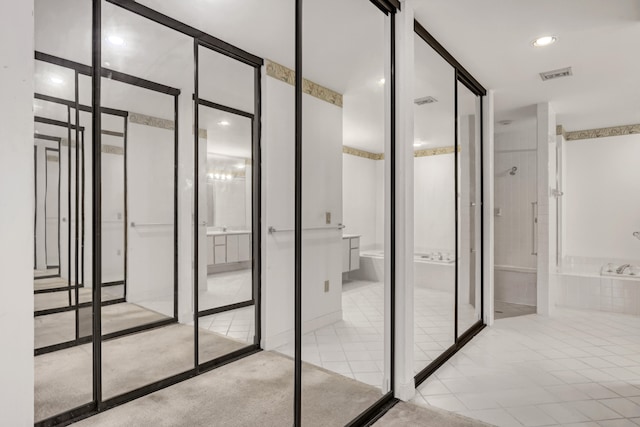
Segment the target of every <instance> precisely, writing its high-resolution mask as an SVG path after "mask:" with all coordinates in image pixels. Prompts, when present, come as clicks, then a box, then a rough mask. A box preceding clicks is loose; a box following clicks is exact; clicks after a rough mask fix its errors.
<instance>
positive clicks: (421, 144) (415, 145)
mask: <svg viewBox="0 0 640 427" xmlns="http://www.w3.org/2000/svg"><path fill="white" fill-rule="evenodd" d="M423 145H424V142H422V141H416V142H414V143H413V146H414V147H422V146H423Z"/></svg>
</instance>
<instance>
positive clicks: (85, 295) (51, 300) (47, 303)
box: [33, 285, 124, 311]
mask: <svg viewBox="0 0 640 427" xmlns="http://www.w3.org/2000/svg"><path fill="white" fill-rule="evenodd" d="M62 286H64V285H62ZM69 294H71V304H75V301H76V292H75V289H71V290H64V291H58V292H48V293H44V294H34V295H33V308H34V310H36V311H37V310H49V309H52V308H61V307H68V306H69ZM78 296H79V297H80V298H79V299H80V302H81V303H83V302H90V301H91V300H92V298H93V295H92V289H91V288H80V289H78ZM123 297H124V286H122V285H119V286H109V287H105V288H102V301H111V300H114V299H118V298H123Z"/></svg>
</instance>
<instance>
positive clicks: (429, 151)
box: [413, 145, 460, 157]
mask: <svg viewBox="0 0 640 427" xmlns="http://www.w3.org/2000/svg"><path fill="white" fill-rule="evenodd" d="M455 151H456V150H455V148H454V147H453V145H451V146H449V147H434V148H425V149H424V150H416V151H415V152H414V153H413V157H428V156H439V155H441V154H453V153H454V152H455ZM459 152H460V147H458V153H459Z"/></svg>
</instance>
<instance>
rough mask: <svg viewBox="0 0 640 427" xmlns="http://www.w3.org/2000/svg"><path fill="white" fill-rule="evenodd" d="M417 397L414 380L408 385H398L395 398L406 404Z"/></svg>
mask: <svg viewBox="0 0 640 427" xmlns="http://www.w3.org/2000/svg"><path fill="white" fill-rule="evenodd" d="M415 395H416V383H415V380H414V379H413V378H411V380H410V381H409V382H408V383H404V384H396V389H395V397H396V398H397V399H400V400H403V401H405V402H407V401H409V400H411V399H413V398H414V397H415Z"/></svg>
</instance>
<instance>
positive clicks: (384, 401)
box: [36, 0, 400, 426]
mask: <svg viewBox="0 0 640 427" xmlns="http://www.w3.org/2000/svg"><path fill="white" fill-rule="evenodd" d="M103 1H106V2H108V3H110V4H113V5H116V6H119V7H121V8H123V9H125V10H127V11H128V12H131V13H133V14H136V15H138V16H141V17H144V18H146V19H149V20H151V21H154V22H156V23H158V24H161V25H163V26H165V27H168V28H171V29H173V30H175V31H178V32H180V33H182V34H185V35H188V36H190V37H192V38H193V40H194V61H195V65H196V66H195V69H194V73H195V75H194V79H195V83H196V88H195V92H196V93H195V104H196V105H199V101H198V89H197V81H198V74H197V73H198V67H197V60H198V58H197V55H198V54H197V50H198V46H204V47H207V48H210V49H212V50H214V51H216V52H219V53H222V54H224V55H226V56H229V57H231V58H234V59H237V60H239V61H241V62H244V63H246V64H248V65H251V66H254V67H255V69H256V70H255V82H256V86H255V91H256V101H255V103H256V114H257V113H258V112H259V111H260V106H261V99H260V96H261V90H260V83H261V67H262V66H263V60H262V59H261V58H259V57H257V56H255V55H252V54H250V53H248V52H246V51H244V50H241V49H239V48H237V47H235V46H232V45H230V44H228V43H226V42H224V41H222V40H220V39H217V38H215V37H213V36H210V35H208V34H206V33H203V32H202V31H200V30H197V29H195V28H193V27H191V26H189V25H186V24H184V23H182V22H179V21H177V20H175V19H173V18H170V17H168V16H166V15H163V14H161V13H159V12H157V11H155V10H153V9H150V8H148V7H146V6H143V5H141V4H140V3H137V2H135V1H133V0H92V29H93V31H92V61H91V66H86V65H83V64H79V63H73V62H72V61H68V60H64V59H61V58H55V57H53V56H51V55H47V54H44V53H39V52H37V53H36V59H41V60H45V58H46V59H50V60H51V62H52V63H56V64H59V63H65V64H68V65H69V64H70V65H72V66H71V67H70V68H73V69H76V70H77V71H78V72H79V73H80V74H84V75H89V76H91V77H92V102H91V107H90V108H89V111H90V112H91V113H92V144H93V146H94V147H99V146H100V144H101V131H100V129H101V117H100V116H101V114H99V112H101V111H103V110H102V108H103V107H101V81H100V80H101V77H109V78H112V79H114V80H120V81H123V82H127V83H129V82H130V81H131V79H133V80H136V79H137V80H140V83H141V84H140V86H141V87H145V88H147V89H152V90H158V91H162V87H163V86H162V85H160V84H158V83H154V82H149V81H146V80H142V79H138V78H137V77H134V76H130V75H126V74H124V73H120V72H116V71H112V70H107V69H104V68H103V67H102V61H101V59H102V58H101V49H102V19H101V10H102V2H103ZM363 1H364V0H363ZM370 1H371V3H373V4H374V5H375V6H376V7H378V8H379V9H380V10H381V11H382V12H383V13H385V14H386V15H390V18H391V21H390V22H391V52H390V55H391V70H390V72H391V83H390V85H391V112H392V114H391V119H390V120H391V123H390V130H391V136H390V138H391V147H392V149H391V153H390V158H391V159H392V160H391V165H392V166H391V170H392V173H391V175H392V176H391V177H390V180H391V194H390V198H391V200H392V203H391V207H390V212H389V215H390V221H391V224H392V226H391V231H390V236H389V239H390V241H391V253H390V260H391V273H392V274H391V283H390V287H391V298H390V304H391V306H390V310H391V354H390V357H391V362H392V363H391V373H390V375H391V384H390V389H391V391H389V392H388V393H387V394H385V395H384V396H382V397H381V399H379V400H378V401H377V402H376V403H374V405H372V406H371V407H370V408H368V409H367V410H365V411H364V412H363V413H362V414H360V416H358V417H357V418H356V419H354V420H353V421H351V422H350V423H349V424H348V425H349V426H360V425H367V424H369V423H371V422H372V421H373V420H375V419H376V417H378V416H380V414H381V413H382V411H384V410H385V409H388V408H389V407H390V406H392V405H393V404H394V403H395V402H396V401H397V400H396V399H395V398H394V397H393V394H394V388H395V384H394V383H395V375H394V365H395V363H394V348H395V333H394V329H395V328H394V326H395V316H396V310H395V267H394V264H395V227H394V225H395V207H394V204H393V201H394V200H395V164H394V163H395V120H396V119H395V110H396V109H395V84H396V83H395V16H396V12H397V11H398V10H399V8H400V3H399V2H398V1H397V0H370ZM301 12H302V0H296V35H295V37H296V70H297V72H296V85H295V88H296V131H295V137H296V186H297V187H300V188H297V189H296V230H295V231H296V286H295V290H296V301H297V305H296V310H295V311H296V313H295V332H296V334H295V335H296V357H295V362H294V363H295V367H296V373H295V380H296V386H295V397H294V422H296V424H295V425H297V426H299V425H300V422H299V420H300V418H299V417H300V415H301V379H302V377H301V373H302V372H301V332H302V331H301V306H300V303H301V299H300V298H301V276H300V274H299V273H300V271H301V256H300V255H301V252H300V251H301V209H300V208H301V192H300V190H301V186H300V182H301V181H300V179H301V172H302V171H301V166H302V164H301V154H302V153H301V148H302V146H301V142H302V139H301V138H302V132H301V129H302V120H301V119H302V110H301V108H302V77H301V76H302V67H301V65H302V45H301V37H302V14H301ZM165 89H166V87H165ZM170 89H171V88H170ZM164 93H168V94H171V95H174V96H175V106H176V110H175V114H176V116H175V119H176V120H175V128H176V147H177V127H178V120H177V119H178V117H177V114H178V110H177V105H178V95H179V93H173V92H172V91H169V92H164ZM76 108H79V106H78V105H76ZM195 118H196V120H195V129H198V121H197V114H196V115H195ZM260 133H261V123H260V120H255V121H254V134H257V135H260ZM194 135H195V138H194V139H195V147H196V150H195V158H194V161H195V165H194V167H195V172H194V177H195V178H197V177H198V150H197V146H198V132H194ZM253 149H254V153H253V154H254V156H253V161H254V162H258V163H257V165H256V166H259V165H260V152H259V144H254V147H253ZM176 150H177V148H176ZM176 156H177V151H176ZM91 163H92V180H91V187H90V189H91V191H92V193H93V200H92V224H93V232H94V238H93V240H92V251H91V252H92V266H93V268H92V277H93V280H92V282H93V283H94V284H96V285H95V286H94V289H93V300H92V303H91V304H92V308H93V312H94V316H93V334H92V336H91V337H90V342H92V345H93V399H92V401H91V402H88V403H86V404H84V405H81V406H79V407H77V408H74V409H72V410H69V411H66V412H64V413H61V414H59V415H57V416H54V417H51V418H48V419H46V420H43V421H40V422H38V423H36V425H37V426H45V425H55V424H59V423H68V422H71V421H75V420H79V419H82V418H86V417H88V416H91V415H94V414H97V413H99V412H102V411H104V410H107V409H109V408H112V407H114V406H117V405H120V404H123V403H126V402H128V401H131V400H133V399H136V398H138V397H141V396H144V395H147V394H149V393H152V392H154V391H157V390H160V389H162V388H165V387H168V386H170V385H173V384H176V383H178V382H180V381H183V380H186V379H188V378H191V377H193V376H195V375H198V374H200V373H203V372H206V371H208V370H211V369H215V368H217V367H219V366H222V365H225V364H227V363H230V362H233V361H235V360H238V359H240V358H243V357H246V356H248V355H250V354H254V353H255V352H258V351H260V347H259V333H260V330H261V327H260V315H259V308H260V299H261V297H260V288H259V286H256V280H255V279H254V299H255V301H256V307H257V309H258V311H257V313H256V341H255V342H254V344H253V345H250V346H247V347H245V348H242V349H240V350H238V351H235V352H233V353H230V354H227V355H225V356H222V357H219V358H216V359H214V360H211V361H209V362H205V363H203V364H200V363H199V360H198V347H197V337H198V330H197V322H198V311H197V307H198V306H197V280H198V279H197V277H198V276H197V274H196V275H195V276H194V288H193V291H194V298H196V305H195V307H196V309H195V313H194V324H195V337H194V340H195V342H196V348H195V350H196V351H195V355H194V356H195V360H194V368H193V369H190V370H188V371H185V372H182V373H179V374H176V375H173V376H171V377H168V378H165V379H162V380H159V381H157V382H154V383H151V384H148V385H146V386H144V387H141V388H138V389H135V390H132V391H129V392H127V393H124V394H121V395H118V396H116V397H113V398H110V399H107V400H103V398H102V370H101V369H102V342H103V341H104V340H106V339H107V337H105V336H103V335H102V334H101V329H102V325H101V307H102V304H101V288H102V284H101V270H102V268H101V267H102V266H101V241H102V236H101V234H100V232H99V226H100V224H101V217H102V212H101V150H92V153H91ZM257 169H259V168H258V167H256V169H254V171H255V170H257ZM254 175H255V176H258V177H259V173H256V172H254ZM176 179H177V178H176ZM194 191H195V193H196V194H198V179H195V180H194ZM253 197H254V207H255V206H259V202H260V201H261V200H260V198H261V191H260V187H257V188H256V189H255V190H254V194H253ZM256 202H257V203H256ZM176 210H177V204H176ZM194 217H195V220H194V229H195V230H196V231H197V227H198V198H197V197H196V198H195V211H194ZM253 221H254V224H253V225H254V226H253V233H258V234H257V236H258V239H254V244H253V250H254V254H253V268H254V269H255V271H258V272H259V271H260V261H261V257H260V246H259V236H260V234H259V232H260V225H261V224H260V218H259V217H258V218H256V217H255V216H254V220H253ZM176 224H177V222H176ZM176 233H177V227H176ZM197 236H198V233H197V232H196V233H195V237H194V239H195V243H194V252H195V253H194V255H195V259H194V267H195V271H197V264H198V237H197ZM175 241H176V254H177V238H176V240H175ZM258 277H259V274H258ZM176 281H177V273H176ZM176 309H177V308H176ZM295 420H297V421H295Z"/></svg>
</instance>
